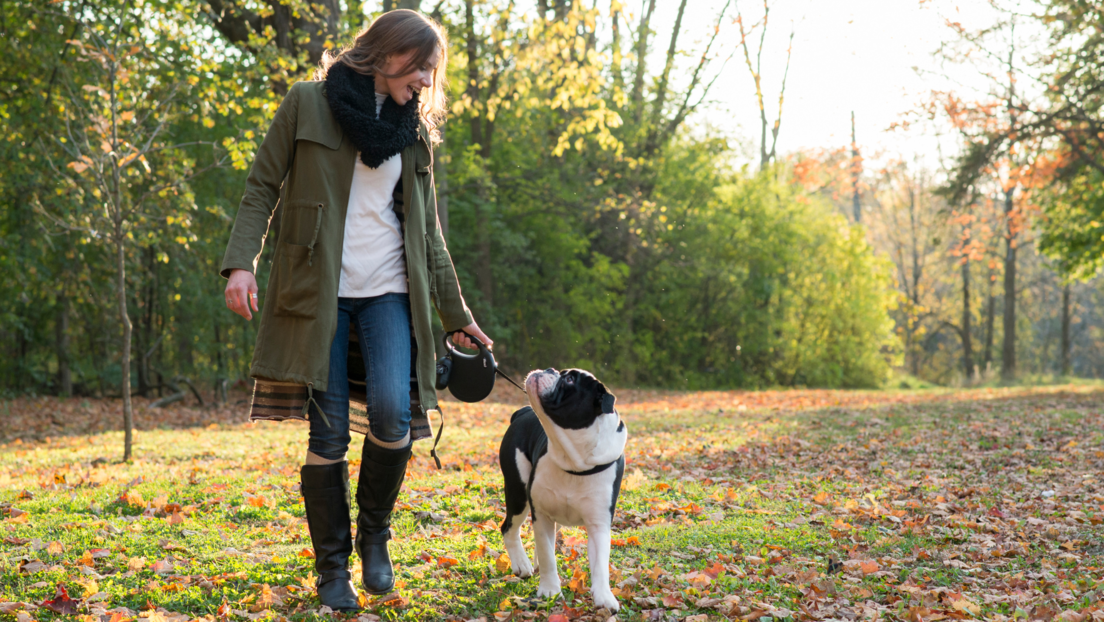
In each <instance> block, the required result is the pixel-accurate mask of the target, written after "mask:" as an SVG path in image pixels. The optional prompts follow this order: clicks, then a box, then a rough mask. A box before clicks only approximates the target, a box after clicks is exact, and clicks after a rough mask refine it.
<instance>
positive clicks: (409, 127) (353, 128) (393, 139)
mask: <svg viewBox="0 0 1104 622" xmlns="http://www.w3.org/2000/svg"><path fill="white" fill-rule="evenodd" d="M326 99H327V100H328V101H329V103H330V111H331V112H333V116H334V118H335V119H337V123H338V125H340V126H341V129H342V130H344V132H345V134H346V135H348V136H349V138H350V139H352V141H353V144H354V145H356V148H357V149H358V150H360V161H361V162H364V164H365V165H366V166H368V167H369V168H379V167H380V165H381V164H383V163H384V162H385V161H387V159H388V158H390V157H391V156H393V155H395V154H396V153H399V152H401V151H402V150H403V149H405V148H407V147H409V146H410V145H413V144H414V141H416V140H418V93H417V91H415V92H414V97H413V98H412V99H411V100H410V101H408V102H407V103H406V105H405V106H399V105H398V104H396V103H395V100H393V99H391V97H390V96H388V98H387V99H386V100H384V102H383V108H381V109H380V112H379V116H378V117H377V116H376V83H375V80H374V78H373V77H372V76H366V75H364V74H362V73H360V72H358V71H356V70H355V69H353V68H352V67H349V66H348V65H345V64H344V63H334V64H333V65H332V66H331V67H330V69H329V71H328V72H327V74H326Z"/></svg>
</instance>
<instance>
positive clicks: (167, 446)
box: [0, 385, 1104, 622]
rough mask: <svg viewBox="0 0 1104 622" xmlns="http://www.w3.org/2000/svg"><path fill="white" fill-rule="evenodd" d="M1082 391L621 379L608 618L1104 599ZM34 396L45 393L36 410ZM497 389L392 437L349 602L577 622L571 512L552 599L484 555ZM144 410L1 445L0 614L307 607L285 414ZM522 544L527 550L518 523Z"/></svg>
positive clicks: (583, 597) (214, 614)
mask: <svg viewBox="0 0 1104 622" xmlns="http://www.w3.org/2000/svg"><path fill="white" fill-rule="evenodd" d="M1102 403H1104V392H1101V391H1100V390H1099V388H1098V387H1095V386H1073V385H1070V386H1066V387H1058V388H1055V387H1050V388H1040V389H1002V390H991V389H985V390H978V391H950V390H932V391H923V392H920V395H917V392H915V391H902V392H859V393H843V392H816V391H802V392H770V393H765V394H755V393H723V392H714V393H701V394H678V393H654V392H653V393H645V392H640V393H636V394H634V393H633V392H625V393H624V394H623V395H622V399H620V400H619V410H620V411H621V413H622V415H623V417H624V418H625V420H626V421H627V423H628V425H629V429H630V441H629V449H628V454H627V459H628V464H627V469H626V477H625V480H624V487H623V491H622V496H621V500H620V503H619V506H618V512H617V517H616V520H615V525H614V529H615V534H614V538H615V546H614V549H613V554H612V559H611V564H612V566H613V573H612V574H613V577H614V583H615V584H616V585H617V592H618V594H619V599H620V601H621V604H622V610H621V612H620V613H619V614H618V616H617V617H618V620H635V619H661V618H663V616H668V617H674V618H678V619H682V618H685V617H687V616H705V617H704V618H702V617H698V618H692V619H695V620H704V619H711V620H720V619H737V618H741V619H751V618H756V617H764V616H771V617H776V618H788V617H793V618H800V619H821V618H831V617H845V618H854V617H879V616H887V617H891V618H899V619H914V620H915V619H923V620H927V619H931V618H932V617H935V618H936V619H939V617H940V616H943V617H948V618H951V617H959V618H961V617H979V618H987V619H1002V618H1012V617H1017V616H1019V617H1030V616H1035V617H1044V618H1045V617H1046V616H1047V615H1050V616H1053V615H1055V614H1057V613H1059V612H1061V611H1066V610H1068V611H1070V612H1071V613H1070V614H1065V615H1066V616H1067V617H1069V618H1070V619H1071V620H1072V619H1074V618H1075V617H1076V616H1075V615H1074V614H1076V615H1081V614H1082V613H1079V612H1084V613H1086V615H1087V613H1091V610H1093V608H1094V607H1095V608H1104V602H1100V598H1099V597H1098V595H1099V594H1101V593H1104V589H1102V588H1101V587H1100V586H1101V585H1104V574H1102V570H1101V568H1102V567H1104V558H1102V555H1104V546H1102V545H1100V544H1099V543H1100V542H1101V537H1100V536H1101V527H1100V524H1101V519H1104V485H1102V484H1101V483H1099V482H1098V481H1097V477H1098V475H1097V474H1098V473H1099V472H1100V466H1101V462H1102V458H1104V451H1102V448H1101V444H1102V443H1101V442H1102V440H1104V432H1102V431H1104V428H1102V427H1101V423H1104V421H1102V418H1104V417H1102V412H1101V404H1102ZM5 406H6V407H7V408H8V409H9V410H11V411H12V412H16V413H18V412H19V410H20V409H21V408H31V407H30V406H28V405H27V404H26V403H22V402H15V403H8V404H6V405H5ZM91 406H96V405H91ZM48 407H52V408H57V409H63V408H66V407H67V403H55V404H54V405H53V406H50V404H46V405H45V406H44V405H43V404H42V403H38V405H37V406H35V408H38V409H40V410H41V409H42V408H48ZM84 407H90V406H89V405H87V404H86V405H85V406H84ZM515 407H516V406H513V405H507V404H488V405H478V406H466V405H454V404H450V405H449V406H448V408H447V414H448V417H449V418H448V426H447V428H446V435H445V439H444V440H443V441H442V448H441V450H442V454H443V456H444V459H445V468H444V469H443V470H441V471H437V470H435V469H434V468H433V467H432V461H431V460H430V459H429V458H428V457H427V453H428V445H425V444H421V443H420V444H418V445H417V446H416V452H415V453H416V458H415V460H414V462H413V464H412V465H411V469H410V474H409V476H408V479H407V481H406V484H405V486H404V491H403V493H402V495H401V496H400V498H399V510H398V511H397V513H396V516H395V521H394V531H395V534H396V539H395V540H393V541H392V544H391V547H392V556H393V558H394V559H395V561H396V571H397V576H398V581H399V583H398V585H399V587H398V591H397V595H398V597H397V598H386V597H385V598H378V597H373V598H366V604H367V605H368V608H369V611H368V613H370V614H371V615H374V616H379V617H380V618H382V619H387V620H394V619H402V620H446V619H464V620H466V619H472V618H479V617H486V618H487V619H488V620H494V619H496V618H498V619H507V618H512V619H537V620H543V619H547V618H548V617H550V616H552V615H554V614H562V615H565V616H567V617H568V618H569V619H599V617H600V613H601V612H595V611H594V610H593V607H592V606H591V605H590V599H589V594H588V592H587V589H586V586H587V583H586V581H587V575H588V573H589V569H588V566H587V563H586V547H585V544H583V543H584V541H585V538H586V534H585V533H584V532H583V531H582V530H581V529H578V528H564V529H563V530H562V532H561V542H560V545H559V547H558V550H559V573H560V576H561V580H562V582H563V585H564V590H563V597H562V598H560V599H556V600H537V599H535V598H533V597H534V595H535V592H536V585H537V579H536V578H532V579H524V580H522V579H518V578H517V577H513V576H512V575H511V574H510V573H509V571H508V569H507V570H506V571H505V572H503V571H502V570H501V561H502V560H500V559H499V555H500V554H501V553H502V548H503V547H502V543H501V538H500V536H499V534H498V529H497V525H498V523H499V522H500V521H501V519H502V516H503V514H502V481H501V475H500V473H499V471H498V468H497V465H496V463H495V460H496V455H497V443H498V439H499V438H500V437H501V434H502V432H503V431H504V429H505V426H506V422H507V421H508V419H509V414H510V412H512V410H513V409H514V408H515ZM239 409H240V407H239ZM0 410H3V409H2V408H0ZM148 415H149V413H147V414H146V416H147V417H148ZM237 416H240V414H239V415H237ZM198 419H202V417H198V416H197V417H192V418H191V419H188V420H189V421H195V420H198ZM149 420H151V419H150V418H147V419H142V421H149ZM169 423H171V422H169V421H160V422H158V424H157V427H160V428H162V429H142V430H140V431H139V432H138V433H137V441H136V446H135V457H134V460H133V461H131V462H130V463H127V464H121V463H118V462H117V461H116V460H117V457H118V455H119V454H120V451H121V443H122V437H121V434H119V433H117V432H95V433H89V434H78V433H72V432H69V433H67V434H59V435H57V436H50V437H48V436H46V434H42V433H36V434H35V435H30V436H27V437H26V438H23V439H20V440H14V441H10V442H8V443H6V444H5V445H3V446H2V447H0V508H2V509H0V518H2V520H0V537H2V538H3V542H4V545H3V547H2V549H0V617H4V618H6V619H16V617H17V616H19V615H23V616H30V617H31V618H33V619H36V620H47V619H52V618H54V617H60V616H59V615H58V614H56V613H53V612H51V611H50V610H48V609H47V608H45V607H37V608H35V606H36V605H40V604H41V603H43V601H45V600H49V599H53V598H54V596H55V593H56V591H57V588H58V586H63V587H64V588H66V589H67V590H68V593H69V595H70V596H71V597H72V598H73V599H74V600H75V601H77V603H76V605H77V614H78V615H82V616H86V617H87V619H88V620H92V619H96V620H100V616H104V615H107V616H108V618H104V620H107V619H109V618H110V617H111V612H113V611H114V612H118V613H119V615H117V616H115V618H116V620H115V622H121V620H125V619H129V618H134V617H139V618H140V619H143V620H144V619H150V620H159V617H165V618H166V619H169V618H171V617H172V616H173V614H181V615H183V616H187V617H193V618H196V617H207V618H209V619H214V618H224V619H242V620H245V619H273V620H275V619H282V618H287V619H292V620H298V619H307V618H315V617H319V616H320V614H319V605H318V602H317V600H316V599H315V597H314V594H313V588H312V585H313V582H312V578H313V577H312V574H311V571H312V563H313V560H311V559H310V558H309V557H307V556H305V555H306V553H307V552H309V548H310V542H309V537H308V535H307V532H306V528H305V523H304V520H303V509H302V504H301V500H300V497H299V494H298V491H297V484H298V465H299V464H300V462H301V459H302V455H303V448H304V446H305V437H306V431H305V428H304V427H302V426H297V425H293V424H258V425H255V426H253V425H248V424H247V425H231V424H214V425H205V426H201V427H191V428H182V429H172V428H170V427H169V426H168V425H166V424H169ZM70 424H71V423H70ZM70 424H67V425H70ZM74 425H75V424H74ZM148 427H155V426H148ZM12 435H14V434H12ZM359 442H360V441H359V439H357V440H355V441H354V443H359ZM350 455H352V456H357V455H359V447H354V448H352V450H351V452H350ZM358 467H359V463H358V461H356V460H354V461H353V465H352V469H353V471H354V473H353V478H354V481H355V477H356V470H357V468H358ZM523 540H524V541H525V542H526V543H527V546H530V550H531V537H530V534H529V533H528V528H526V530H525V531H524V532H523ZM496 562H498V564H496ZM354 563H356V559H355V558H354ZM837 568H838V570H837ZM830 569H831V570H832V572H829V570H830ZM354 570H356V569H354ZM2 603H8V604H6V605H5V604H2ZM11 603H27V604H28V606H19V605H13V604H11ZM1017 612H1021V613H1017ZM20 619H25V618H20ZM601 619H603V620H604V619H605V618H601Z"/></svg>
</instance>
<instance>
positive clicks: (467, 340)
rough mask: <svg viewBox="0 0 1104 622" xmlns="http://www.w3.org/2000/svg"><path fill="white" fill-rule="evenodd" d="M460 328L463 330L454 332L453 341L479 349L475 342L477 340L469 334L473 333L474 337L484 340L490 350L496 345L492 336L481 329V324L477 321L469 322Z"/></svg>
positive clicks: (470, 348)
mask: <svg viewBox="0 0 1104 622" xmlns="http://www.w3.org/2000/svg"><path fill="white" fill-rule="evenodd" d="M460 330H462V331H463V332H460V333H456V334H454V335H453V336H452V342H453V343H455V344H456V345H458V346H460V347H462V348H468V349H469V350H478V349H479V346H478V345H477V344H476V343H475V340H473V339H472V338H471V337H469V336H468V335H471V336H472V337H475V338H476V339H478V340H480V341H482V342H483V343H484V344H485V345H486V346H487V349H488V350H490V349H491V348H492V347H493V346H494V341H492V340H491V338H490V337H488V336H487V335H486V334H484V333H483V331H482V330H480V329H479V324H476V323H475V322H472V323H471V324H468V325H467V326H465V327H464V328H461V329H460ZM465 333H466V334H465Z"/></svg>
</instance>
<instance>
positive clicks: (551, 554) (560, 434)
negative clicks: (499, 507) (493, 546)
mask: <svg viewBox="0 0 1104 622" xmlns="http://www.w3.org/2000/svg"><path fill="white" fill-rule="evenodd" d="M525 392H526V393H527V394H528V395H529V403H530V406H527V407H525V408H522V409H520V410H518V411H517V412H515V413H514V414H513V415H512V416H511V417H510V427H509V428H508V429H507V430H506V434H505V435H504V436H503V437H502V445H501V447H500V448H499V453H498V459H499V465H500V466H501V468H502V477H503V479H504V480H505V492H506V519H505V520H504V521H502V541H503V544H504V545H505V548H506V552H507V553H509V555H510V566H511V567H512V569H513V571H514V574H516V575H517V576H519V577H529V576H532V574H533V570H534V568H533V565H532V564H531V563H530V562H529V556H528V555H526V553H525V547H524V546H523V545H522V543H521V525H522V523H523V522H524V521H525V514H526V513H527V512H529V511H530V510H531V513H532V518H533V540H534V542H533V547H534V549H535V552H536V562H537V568H538V569H539V570H540V585H539V586H538V587H537V596H538V597H541V598H544V597H548V596H556V595H558V594H559V593H560V578H559V575H558V574H557V571H556V533H557V530H558V529H559V526H561V525H564V526H571V527H574V526H578V525H585V526H586V531H587V557H589V559H590V585H591V588H590V589H591V595H592V596H593V599H594V606H595V607H599V608H601V607H605V608H606V609H609V610H610V611H614V612H616V611H617V610H618V609H619V608H620V605H619V604H618V603H617V598H616V597H615V596H614V595H613V592H612V591H610V586H609V558H610V533H611V526H612V524H613V514H614V511H615V510H616V507H617V496H618V494H619V493H620V492H621V477H622V475H624V473H625V443H626V441H628V438H629V432H628V429H627V428H626V427H625V422H624V421H622V420H621V417H620V416H619V415H618V414H617V410H616V409H615V408H614V404H615V402H616V399H617V398H615V397H614V395H613V394H612V393H610V392H609V391H607V390H606V387H605V386H604V385H603V384H602V383H601V382H599V381H598V379H597V378H595V377H594V376H593V375H592V374H590V373H589V372H586V371H583V370H581V369H567V370H564V371H556V370H555V369H546V370H544V371H533V372H530V373H529V375H528V376H526V378H525Z"/></svg>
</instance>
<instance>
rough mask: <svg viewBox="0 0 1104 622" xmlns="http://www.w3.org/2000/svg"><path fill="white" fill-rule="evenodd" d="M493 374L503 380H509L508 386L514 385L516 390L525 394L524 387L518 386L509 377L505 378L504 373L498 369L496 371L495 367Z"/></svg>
mask: <svg viewBox="0 0 1104 622" xmlns="http://www.w3.org/2000/svg"><path fill="white" fill-rule="evenodd" d="M495 373H496V374H498V375H499V376H502V377H503V378H505V379H507V380H509V381H510V384H512V385H514V386H515V387H517V388H518V390H519V391H521V392H522V393H525V387H523V386H521V385H520V384H518V383H517V381H516V380H514V379H513V378H511V377H509V376H507V375H506V374H505V373H504V372H503V371H502V370H500V369H498V368H497V367H496V368H495Z"/></svg>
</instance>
